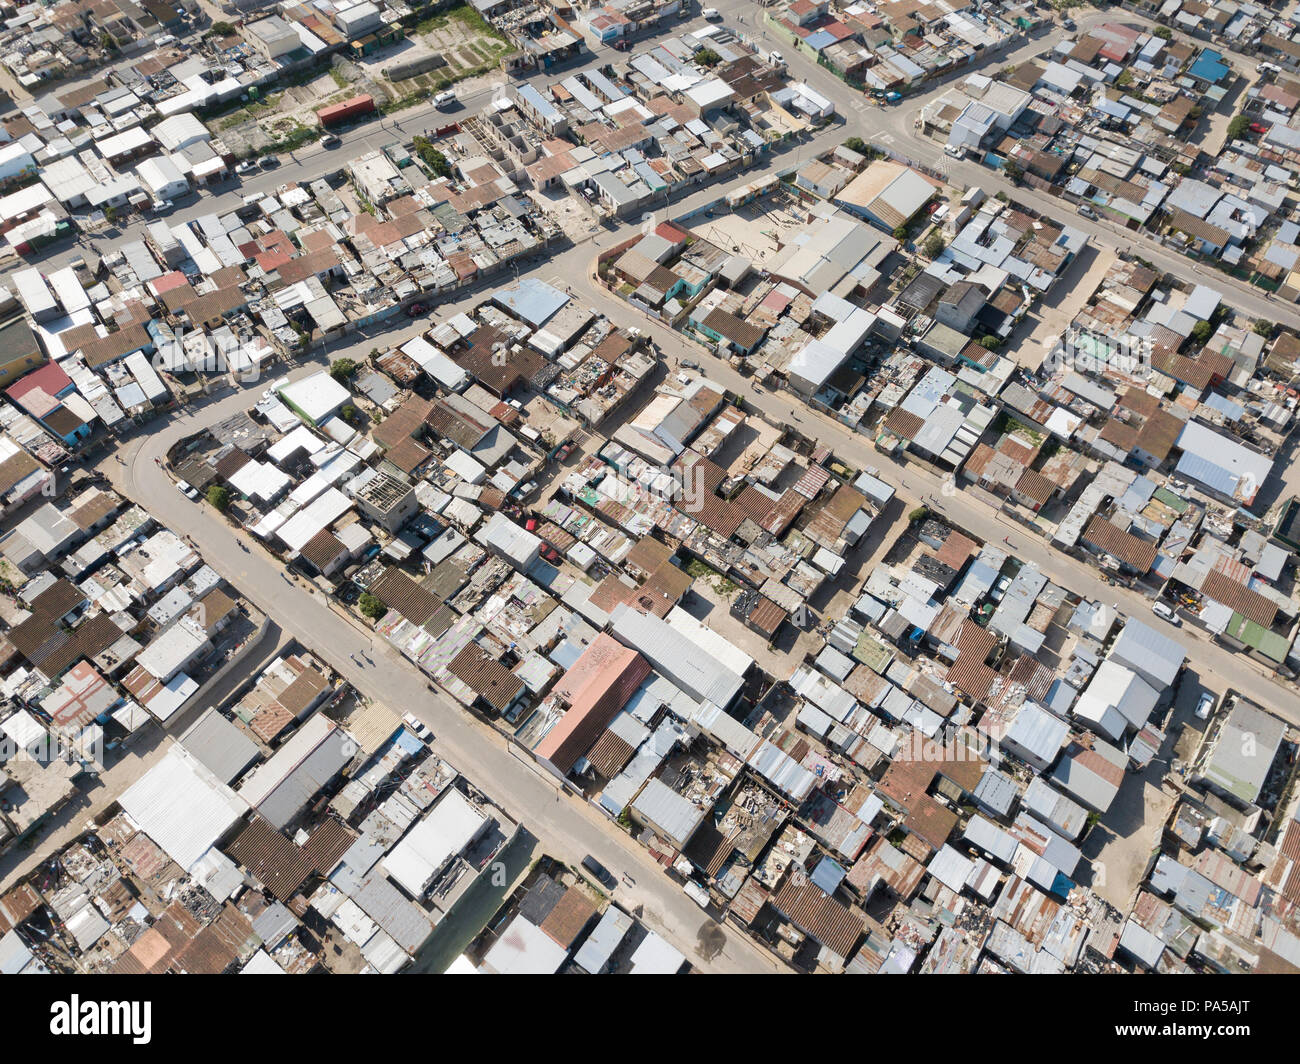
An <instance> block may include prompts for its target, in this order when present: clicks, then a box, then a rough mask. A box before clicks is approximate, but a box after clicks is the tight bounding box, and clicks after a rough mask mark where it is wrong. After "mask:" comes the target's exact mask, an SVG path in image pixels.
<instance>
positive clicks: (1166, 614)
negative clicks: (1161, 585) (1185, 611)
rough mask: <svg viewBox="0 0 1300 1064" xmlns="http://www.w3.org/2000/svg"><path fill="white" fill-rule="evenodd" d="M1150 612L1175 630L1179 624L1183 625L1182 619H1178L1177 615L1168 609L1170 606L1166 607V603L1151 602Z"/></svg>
mask: <svg viewBox="0 0 1300 1064" xmlns="http://www.w3.org/2000/svg"><path fill="white" fill-rule="evenodd" d="M1151 612H1152V613H1154V614H1155V615H1156V616H1157V617H1163V618H1164V619H1165V620H1166V621H1168V622H1169V623H1170V624H1172V625H1173V626H1174V627H1175V628H1176V627H1178V626H1179V625H1180V624H1182V623H1183V621H1182V618H1181V617H1179V616H1178V614H1176V613H1175V612H1174V611H1173V610H1172V609H1171V608H1170V606H1169V605H1168V603H1165V602H1153V603H1151Z"/></svg>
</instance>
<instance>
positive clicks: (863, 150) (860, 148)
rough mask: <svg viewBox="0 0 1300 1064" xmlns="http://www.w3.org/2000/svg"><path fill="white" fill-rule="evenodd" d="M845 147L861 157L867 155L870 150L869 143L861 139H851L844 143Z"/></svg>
mask: <svg viewBox="0 0 1300 1064" xmlns="http://www.w3.org/2000/svg"><path fill="white" fill-rule="evenodd" d="M844 147H846V148H848V149H849V151H855V152H857V153H858V154H859V155H866V154H867V152H868V151H869V150H870V148H869V147H868V145H867V142H866V141H865V140H863V139H862V138H861V137H849V139H848V140H846V141H845V142H844Z"/></svg>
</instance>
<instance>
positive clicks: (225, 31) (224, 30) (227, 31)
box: [203, 22, 235, 37]
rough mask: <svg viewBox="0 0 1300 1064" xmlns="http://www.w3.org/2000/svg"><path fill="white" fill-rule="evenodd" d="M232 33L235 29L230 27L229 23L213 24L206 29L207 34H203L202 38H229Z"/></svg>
mask: <svg viewBox="0 0 1300 1064" xmlns="http://www.w3.org/2000/svg"><path fill="white" fill-rule="evenodd" d="M234 32H235V27H234V26H232V25H231V24H230V23H229V22H214V23H213V24H212V25H211V26H210V27H208V32H207V33H205V34H204V35H203V36H205V37H229V36H230V35H231V34H232V33H234Z"/></svg>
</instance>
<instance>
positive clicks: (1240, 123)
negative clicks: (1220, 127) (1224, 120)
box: [1228, 115, 1250, 140]
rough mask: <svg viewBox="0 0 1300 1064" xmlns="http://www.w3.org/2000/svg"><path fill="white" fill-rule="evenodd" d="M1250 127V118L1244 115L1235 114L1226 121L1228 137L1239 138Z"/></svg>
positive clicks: (1231, 138) (1230, 138)
mask: <svg viewBox="0 0 1300 1064" xmlns="http://www.w3.org/2000/svg"><path fill="white" fill-rule="evenodd" d="M1249 129H1250V119H1249V118H1247V117H1246V116H1245V115H1237V116H1236V117H1235V118H1233V120H1232V121H1231V122H1229V123H1228V139H1229V140H1241V138H1242V137H1244V136H1245V135H1246V132H1247V131H1248V130H1249Z"/></svg>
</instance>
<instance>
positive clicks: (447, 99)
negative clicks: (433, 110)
mask: <svg viewBox="0 0 1300 1064" xmlns="http://www.w3.org/2000/svg"><path fill="white" fill-rule="evenodd" d="M455 102H456V93H455V92H454V91H453V90H452V89H447V90H446V91H445V92H440V93H438V95H437V96H435V97H434V98H433V105H434V107H437V108H439V109H440V110H446V109H447V108H448V107H450V106H451V105H452V104H454V103H455Z"/></svg>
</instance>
